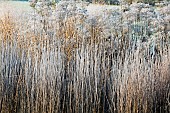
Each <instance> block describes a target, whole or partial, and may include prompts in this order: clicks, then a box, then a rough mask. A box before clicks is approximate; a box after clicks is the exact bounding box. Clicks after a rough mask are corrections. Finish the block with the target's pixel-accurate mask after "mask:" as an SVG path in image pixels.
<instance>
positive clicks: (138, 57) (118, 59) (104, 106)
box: [0, 12, 170, 113]
mask: <svg viewBox="0 0 170 113" xmlns="http://www.w3.org/2000/svg"><path fill="white" fill-rule="evenodd" d="M34 14H35V15H37V14H36V13H35V12H34ZM35 15H34V16H35ZM4 18H5V19H3V18H2V19H1V20H0V64H1V65H0V112H1V113H168V112H169V110H170V37H169V35H166V34H165V33H162V34H161V35H158V36H157V37H156V36H155V37H154V38H148V39H147V42H145V41H141V40H140V38H141V37H142V35H144V34H141V35H139V34H138V35H134V34H132V33H131V29H130V28H129V30H128V34H123V33H124V31H123V29H122V31H121V33H122V34H120V35H114V33H115V32H114V33H113V31H112V33H113V35H111V36H107V35H106V34H105V32H104V30H105V29H104V28H103V26H102V24H101V23H96V24H91V23H89V24H86V23H85V18H79V15H77V14H76V16H75V15H74V16H72V17H68V18H66V19H65V20H63V21H50V20H48V18H46V17H42V18H43V19H44V18H45V19H44V20H43V19H42V18H40V19H35V20H32V19H31V20H30V19H29V16H25V15H24V16H23V17H20V19H21V20H22V21H21V20H20V19H19V18H18V20H15V19H16V18H14V17H12V16H11V15H10V13H7V14H6V15H5V16H4ZM83 19H84V20H83ZM28 22H32V24H33V26H32V25H31V26H30V24H27V23H28ZM136 22H137V20H136ZM77 23H79V24H81V25H82V27H84V28H87V29H88V31H89V32H88V35H87V34H85V32H84V31H83V28H82V27H81V29H77V28H76V24H77ZM145 27H147V26H145ZM102 31H103V32H102ZM143 32H146V34H147V32H148V31H147V29H145V28H144V29H143Z"/></svg>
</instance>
